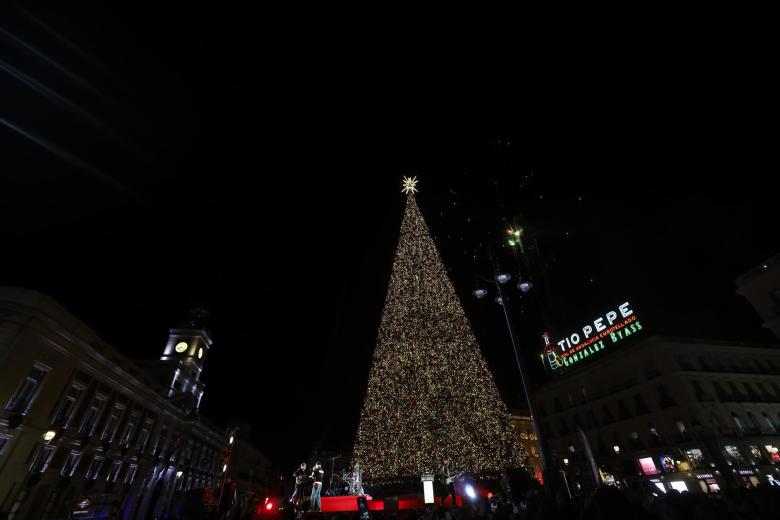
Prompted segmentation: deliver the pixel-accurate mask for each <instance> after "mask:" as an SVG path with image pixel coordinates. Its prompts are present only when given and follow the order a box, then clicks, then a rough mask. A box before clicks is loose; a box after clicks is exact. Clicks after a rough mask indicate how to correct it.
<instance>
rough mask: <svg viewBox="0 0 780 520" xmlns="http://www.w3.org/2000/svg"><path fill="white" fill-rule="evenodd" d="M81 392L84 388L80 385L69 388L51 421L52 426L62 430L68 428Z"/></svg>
mask: <svg viewBox="0 0 780 520" xmlns="http://www.w3.org/2000/svg"><path fill="white" fill-rule="evenodd" d="M83 391H84V387H83V386H81V385H73V386H71V387H70V389H69V390H68V393H67V394H66V395H65V397H64V399H63V400H62V403H60V406H59V409H58V410H57V414H56V415H55V416H54V419H53V420H52V424H53V425H54V426H61V427H62V428H67V427H68V425H69V424H70V421H71V419H72V418H73V413H74V412H75V411H76V403H78V400H79V398H80V397H81V394H82V392H83Z"/></svg>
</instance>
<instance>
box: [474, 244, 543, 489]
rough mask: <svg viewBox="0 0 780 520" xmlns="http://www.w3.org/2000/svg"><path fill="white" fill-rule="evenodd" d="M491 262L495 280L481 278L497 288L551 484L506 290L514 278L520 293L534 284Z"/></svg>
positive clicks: (484, 293)
mask: <svg viewBox="0 0 780 520" xmlns="http://www.w3.org/2000/svg"><path fill="white" fill-rule="evenodd" d="M490 261H491V264H492V266H493V279H488V278H484V277H480V278H481V279H482V281H484V282H486V283H489V284H492V285H494V286H495V288H496V297H495V302H496V303H497V304H498V305H499V306H500V307H501V310H502V312H503V315H504V320H505V322H506V326H507V331H508V332H509V339H510V340H511V342H512V348H513V350H514V353H515V361H517V369H518V370H519V372H520V381H521V382H522V384H523V391H524V392H525V398H526V402H527V403H528V411H529V412H530V414H531V423H532V424H533V428H534V434H535V435H536V439H537V441H538V445H539V459H540V460H541V463H542V474H543V475H544V477H545V481H546V482H549V480H548V473H549V470H550V469H551V468H552V465H551V464H550V462H549V460H548V459H547V450H546V449H545V444H546V443H545V440H544V436H543V435H542V431H541V428H540V425H539V414H538V413H537V408H536V401H535V400H534V398H533V395H532V394H531V387H530V384H529V381H528V369H527V367H526V363H525V359H524V358H523V356H522V354H521V352H520V346H519V340H518V337H517V332H516V331H515V326H514V322H513V320H512V316H511V313H510V308H509V306H510V304H509V298H508V296H507V293H506V288H505V286H506V284H508V283H509V282H510V281H512V280H513V278H514V280H515V281H516V287H517V290H518V291H520V292H521V293H526V292H528V291H530V290H531V289H532V288H533V283H532V282H531V281H530V280H524V279H523V278H522V277H521V276H520V275H517V276H515V277H513V276H512V275H510V274H508V273H503V272H500V270H499V268H498V264H497V262H496V261H495V259H494V258H493V255H492V254H491V255H490ZM472 294H473V295H474V296H475V297H476V298H477V299H483V298H484V297H485V296H487V295H488V291H487V289H484V288H482V287H477V288H476V289H474V291H473V293H472Z"/></svg>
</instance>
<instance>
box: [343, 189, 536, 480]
mask: <svg viewBox="0 0 780 520" xmlns="http://www.w3.org/2000/svg"><path fill="white" fill-rule="evenodd" d="M415 184H416V179H415ZM404 186H405V187H406V186H407V179H405V180H404ZM405 191H406V193H407V200H406V210H405V213H404V218H403V222H402V224H401V234H400V239H399V243H398V249H397V251H396V255H395V261H394V264H393V271H392V275H391V277H390V284H389V287H388V291H387V297H386V299H385V305H384V310H383V314H382V321H381V325H380V329H379V335H378V338H377V343H376V348H375V351H374V358H373V362H372V366H371V370H370V373H369V379H368V388H367V391H366V397H365V401H364V404H363V410H362V412H361V417H360V426H359V427H358V433H357V439H356V443H355V453H354V456H355V460H356V461H357V462H359V464H360V467H361V468H362V470H363V475H364V478H366V479H369V480H382V479H387V478H391V477H404V476H416V477H419V476H420V475H423V474H428V473H433V472H434V471H435V469H436V468H437V467H438V465H439V464H440V463H441V460H442V459H443V458H444V457H445V456H446V457H449V458H450V459H452V460H454V461H456V462H457V464H458V466H459V469H461V470H465V471H472V472H476V473H486V472H494V471H501V470H503V469H506V468H512V467H524V466H525V462H526V460H527V455H526V453H525V450H524V448H523V447H522V445H521V444H520V442H519V436H518V435H517V434H516V433H515V432H514V431H513V430H512V426H511V425H510V421H509V418H510V416H509V412H508V410H507V408H506V405H505V404H504V402H503V401H502V400H501V397H500V395H499V393H498V389H497V388H496V385H495V382H494V381H493V377H492V375H491V373H490V371H489V369H488V366H487V364H486V362H485V359H484V357H483V356H482V352H481V351H480V348H479V345H478V344H477V340H476V338H475V336H474V333H473V331H472V330H471V327H470V325H469V322H468V320H467V318H466V315H465V313H464V312H463V308H462V307H461V305H460V302H459V301H458V297H457V295H456V294H455V289H454V287H453V285H452V282H451V281H450V279H449V277H448V275H447V272H446V270H445V267H444V264H443V263H442V261H441V258H440V257H439V253H438V251H437V250H436V246H435V245H434V243H433V239H432V238H431V236H430V232H429V231H428V227H427V226H426V224H425V221H424V220H423V217H422V215H421V214H420V211H419V208H418V207H417V203H416V201H415V197H414V193H415V191H416V189H414V186H413V185H412V186H411V187H410V189H408V190H405Z"/></svg>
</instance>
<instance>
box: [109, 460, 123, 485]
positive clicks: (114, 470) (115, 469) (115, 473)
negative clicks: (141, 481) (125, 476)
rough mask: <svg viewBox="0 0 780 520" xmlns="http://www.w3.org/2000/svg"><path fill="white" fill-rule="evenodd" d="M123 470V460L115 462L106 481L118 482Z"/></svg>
mask: <svg viewBox="0 0 780 520" xmlns="http://www.w3.org/2000/svg"><path fill="white" fill-rule="evenodd" d="M121 470H122V461H121V460H115V461H114V464H113V465H112V466H111V471H109V472H108V476H107V477H106V480H108V481H109V482H116V479H117V477H119V472H120V471H121Z"/></svg>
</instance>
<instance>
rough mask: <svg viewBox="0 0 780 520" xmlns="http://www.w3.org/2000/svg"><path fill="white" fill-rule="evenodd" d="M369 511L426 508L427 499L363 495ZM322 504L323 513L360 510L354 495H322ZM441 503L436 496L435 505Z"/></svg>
mask: <svg viewBox="0 0 780 520" xmlns="http://www.w3.org/2000/svg"><path fill="white" fill-rule="evenodd" d="M363 496H364V497H365V498H366V505H368V510H369V511H396V510H402V509H425V500H424V499H423V497H422V496H418V495H404V496H399V497H388V498H377V499H374V498H373V497H371V496H370V495H363ZM320 500H321V506H322V512H323V513H336V512H350V511H357V510H358V497H357V496H354V495H348V496H337V497H322V498H321V499H320ZM451 500H452V499H451V498H449V497H448V498H447V500H446V501H445V502H444V505H445V506H452V501H451ZM440 505H441V497H436V502H435V506H440ZM455 505H456V506H457V507H461V506H463V499H462V498H461V497H458V499H457V501H456V504H455Z"/></svg>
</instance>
